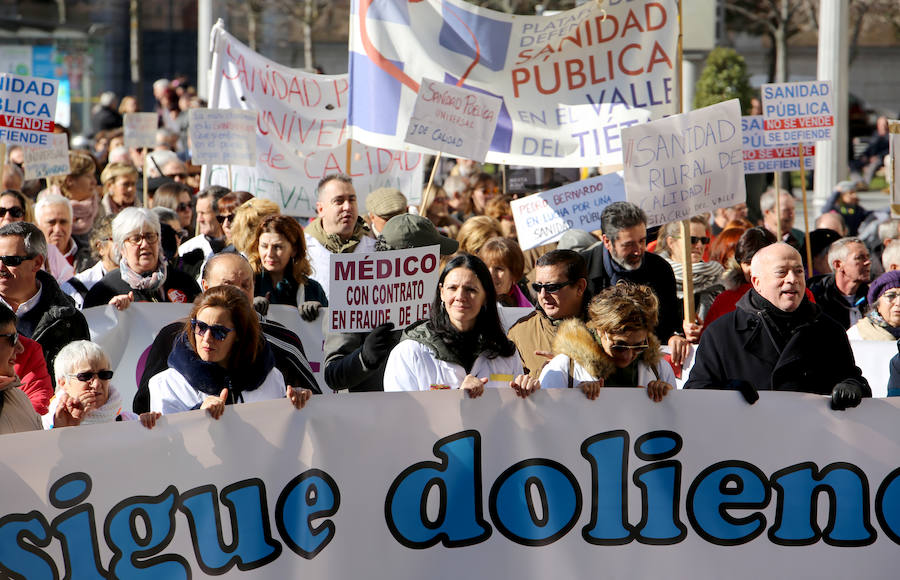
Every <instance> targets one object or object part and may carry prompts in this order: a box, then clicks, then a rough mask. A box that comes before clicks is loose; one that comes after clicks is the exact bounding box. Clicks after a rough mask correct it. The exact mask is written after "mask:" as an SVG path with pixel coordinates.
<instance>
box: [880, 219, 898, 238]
mask: <svg viewBox="0 0 900 580" xmlns="http://www.w3.org/2000/svg"><path fill="white" fill-rule="evenodd" d="M898 231H900V220H897V219H893V220H887V221H884V222H881V223H880V224H878V239H879V240H881V241H882V243H883V242H885V241H887V240H893V239H894V238H896V237H897V233H898Z"/></svg>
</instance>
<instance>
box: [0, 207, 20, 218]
mask: <svg viewBox="0 0 900 580" xmlns="http://www.w3.org/2000/svg"><path fill="white" fill-rule="evenodd" d="M6 214H9V217H14V218H20V217H23V216H24V215H25V210H24V209H22V208H21V207H0V219H3V218H5V217H6Z"/></svg>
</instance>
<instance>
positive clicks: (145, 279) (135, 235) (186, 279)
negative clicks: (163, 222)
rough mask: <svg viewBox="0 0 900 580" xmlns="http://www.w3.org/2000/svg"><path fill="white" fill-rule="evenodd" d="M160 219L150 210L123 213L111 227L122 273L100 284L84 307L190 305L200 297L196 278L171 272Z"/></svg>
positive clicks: (88, 296)
mask: <svg viewBox="0 0 900 580" xmlns="http://www.w3.org/2000/svg"><path fill="white" fill-rule="evenodd" d="M159 235H160V225H159V219H158V218H157V217H156V214H154V213H153V212H152V211H150V210H149V209H144V208H136V207H129V208H125V209H123V210H122V211H121V212H120V213H119V215H117V216H116V219H114V220H113V224H112V238H113V243H114V244H115V245H116V248H117V249H118V251H119V255H120V256H122V257H121V259H120V261H119V269H118V270H113V271H112V272H109V273H108V274H107V275H106V276H104V277H103V279H101V280H100V281H99V282H97V283H96V284H95V285H94V286H93V287H92V288H91V290H90V291H89V292H88V294H87V297H86V298H85V299H84V307H85V308H90V307H91V306H101V305H103V304H112V305H115V306H116V307H117V308H119V309H123V308H127V307H128V304H130V303H131V302H132V301H137V302H191V301H193V300H194V298H195V297H196V296H197V295H198V294H200V287H199V286H197V282H195V281H194V279H193V278H191V277H190V276H188V275H187V274H185V273H184V272H181V271H179V270H175V269H172V268H168V267H167V265H166V260H165V258H164V257H163V253H162V249H161V246H160V241H159Z"/></svg>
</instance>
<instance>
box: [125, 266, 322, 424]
mask: <svg viewBox="0 0 900 580" xmlns="http://www.w3.org/2000/svg"><path fill="white" fill-rule="evenodd" d="M200 283H201V286H203V291H204V292H205V291H207V290H209V289H210V288H213V287H214V286H221V285H224V284H227V285H229V286H234V287H236V288H237V289H238V290H240V291H241V292H243V293H244V294H246V296H247V298H248V299H249V300H250V302H251V303H252V302H253V289H254V288H253V268H252V267H250V263H249V262H248V261H247V259H246V258H244V257H243V256H241V255H240V254H230V253H222V254H215V255H214V256H213V257H212V258H210V259H209V261H207V262H206V266H205V268H204V269H203V278H202V279H201V280H200ZM259 323H260V327H261V329H262V332H263V335H265V337H266V340H267V341H268V342H269V346H270V347H271V348H272V354H273V355H275V366H276V367H277V368H278V370H279V371H281V374H282V375H284V382H285V383H286V384H288V385H291V386H292V387H298V388H305V389H309V390H311V391H312V392H313V393H317V394H318V393H321V392H322V390H321V388H320V387H319V384H318V383H317V382H316V378H315V376H314V375H313V372H312V368H310V366H309V361H308V360H307V359H306V353H305V352H304V351H303V344H302V343H301V342H300V338H298V337H297V335H296V334H294V333H293V332H292V331H291V330H289V329H288V328H286V327H284V326H282V325H281V324H278V323H277V322H273V321H270V320H266V319H265V318H264V317H263V316H260V317H259ZM184 324H185V321H184V320H179V321H176V322H173V323H172V324H169V325H168V326H164V327H163V328H162V329H161V330H160V331H159V334H157V335H156V338H155V339H154V340H153V345H152V346H151V347H150V352H149V353H148V354H147V364H146V366H145V367H144V373H143V374H142V375H141V381H140V383H139V384H138V390H137V393H136V394H135V396H134V401H133V402H132V408H133V409H143V410H142V411H138V413H145V412H147V411H149V410H150V391H149V389H148V384H149V383H150V377H152V376H153V375H155V374H157V373H159V372H162V371H164V370H166V369H167V368H169V365H168V359H169V353H171V352H172V345H174V344H175V338H176V336H178V333H180V332H182V331H183V330H184Z"/></svg>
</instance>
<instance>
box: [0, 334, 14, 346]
mask: <svg viewBox="0 0 900 580" xmlns="http://www.w3.org/2000/svg"><path fill="white" fill-rule="evenodd" d="M0 338H5V339H6V342H8V343H9V346H10V347H15V346H16V344H17V343H18V342H19V333H18V332H10V333H9V334H0Z"/></svg>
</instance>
